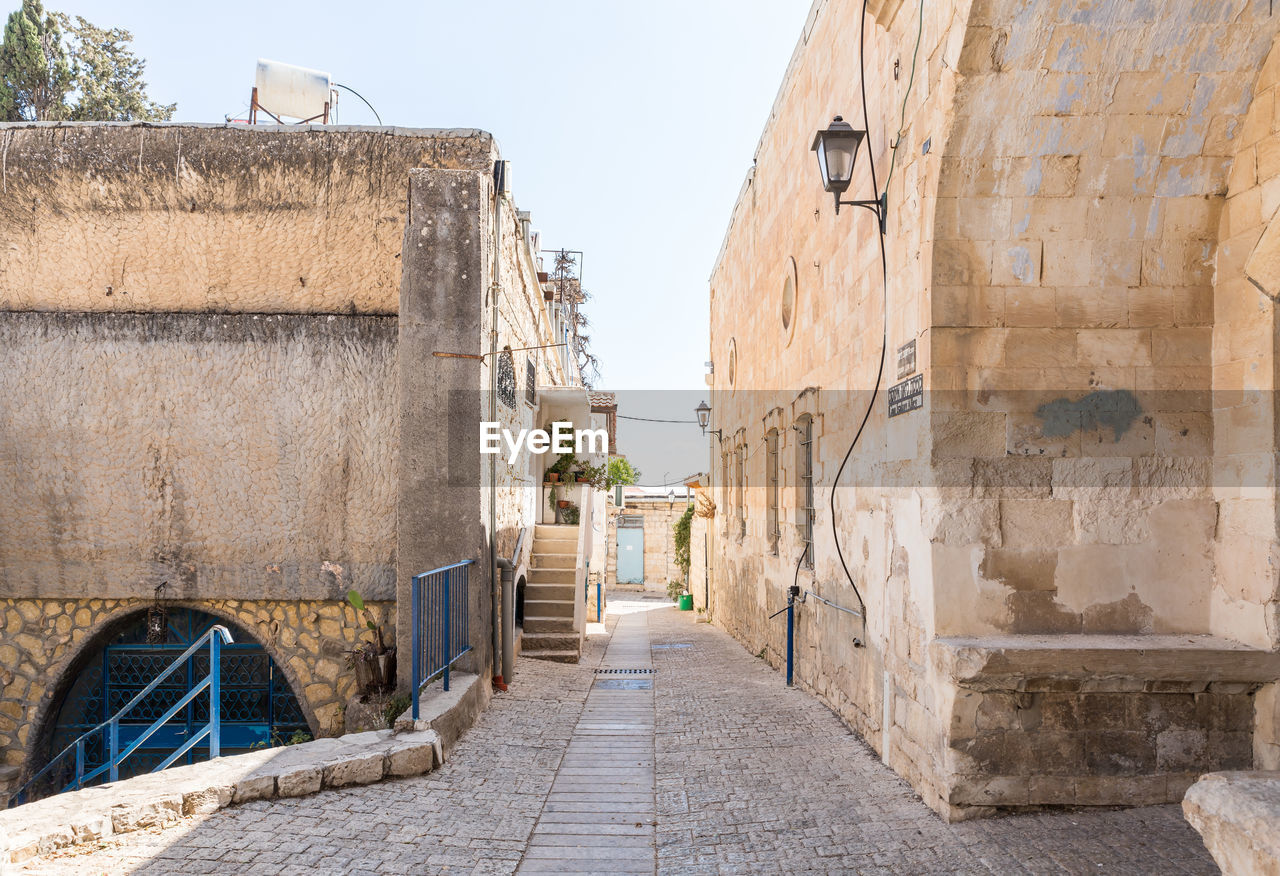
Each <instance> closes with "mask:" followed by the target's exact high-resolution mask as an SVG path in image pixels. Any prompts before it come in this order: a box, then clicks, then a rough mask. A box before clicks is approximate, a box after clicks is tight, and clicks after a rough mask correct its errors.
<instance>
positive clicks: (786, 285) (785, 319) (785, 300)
mask: <svg viewBox="0 0 1280 876" xmlns="http://www.w3.org/2000/svg"><path fill="white" fill-rule="evenodd" d="M795 310H796V280H795V277H793V276H791V272H790V271H788V272H787V278H786V279H785V280H783V281H782V328H783V329H784V330H785V329H789V328H791V317H792V316H793V315H794V314H795Z"/></svg>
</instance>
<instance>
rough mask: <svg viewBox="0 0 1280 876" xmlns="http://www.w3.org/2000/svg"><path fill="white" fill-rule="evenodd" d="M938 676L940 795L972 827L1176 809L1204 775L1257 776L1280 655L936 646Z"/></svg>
mask: <svg viewBox="0 0 1280 876" xmlns="http://www.w3.org/2000/svg"><path fill="white" fill-rule="evenodd" d="M929 668H930V671H931V676H932V691H933V692H934V693H933V696H932V702H933V703H934V704H935V705H934V708H936V709H937V710H938V714H937V717H936V718H934V720H935V721H936V722H937V723H936V724H935V725H934V726H935V727H939V725H940V728H939V729H940V730H941V733H940V734H939V735H941V736H942V737H943V740H944V742H943V744H944V745H945V748H946V754H945V755H944V757H943V758H942V760H941V762H942V766H943V769H941V770H940V772H941V773H942V774H943V777H944V782H943V784H942V787H941V788H940V789H939V794H940V795H941V796H942V797H943V798H944V800H945V803H946V805H947V806H948V807H949V809H948V810H947V814H948V817H951V818H963V817H972V816H973V815H976V814H982V812H984V811H985V812H987V813H990V812H992V811H995V809H997V808H1006V807H1013V808H1017V807H1035V806H1046V805H1067V806H1112V805H1147V804H1155V803H1166V802H1168V803H1176V802H1178V801H1180V800H1181V799H1182V797H1183V794H1184V793H1185V792H1186V790H1187V788H1189V787H1190V786H1191V785H1192V783H1194V782H1195V781H1196V780H1197V779H1198V778H1199V777H1200V776H1201V775H1202V774H1204V773H1206V772H1212V771H1219V770H1238V769H1250V768H1252V766H1253V763H1254V761H1253V757H1254V745H1253V743H1254V697H1255V693H1256V692H1257V691H1258V690H1259V689H1260V688H1261V687H1262V686H1263V685H1266V684H1268V683H1271V682H1274V681H1276V679H1277V678H1280V654H1277V653H1273V652H1270V651H1264V650H1260V649H1257V648H1251V647H1248V646H1245V645H1242V644H1240V643H1238V642H1234V641H1231V640H1229V639H1223V638H1219V637H1215V636H1203V635H1145V636H1144V635H994V636H986V637H981V638H960V637H956V638H939V639H935V640H934V641H932V642H931V643H930V644H929ZM907 717H908V718H910V717H911V711H910V710H907ZM917 724H918V726H919V727H920V728H921V730H920V733H924V732H927V731H928V725H927V722H925V721H924V720H923V719H920V720H918V721H917ZM935 732H936V731H935ZM917 735H919V733H918V734H917ZM926 739H927V738H926ZM927 741H928V740H927Z"/></svg>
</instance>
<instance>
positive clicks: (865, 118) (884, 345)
mask: <svg viewBox="0 0 1280 876" xmlns="http://www.w3.org/2000/svg"><path fill="white" fill-rule="evenodd" d="M866 29H867V0H862V21H861V23H860V25H859V27H858V71H859V72H858V78H859V83H858V84H859V86H860V87H861V90H862V124H863V126H864V128H865V129H866V131H867V157H868V163H869V164H870V166H871V188H872V189H873V190H874V191H875V193H876V195H877V196H879V194H880V186H879V183H878V182H877V181H876V160H875V150H873V149H872V148H871V114H870V113H869V112H868V111H867V66H866V55H865V52H866ZM868 209H872V208H870V207H868ZM882 209H883V208H882ZM873 212H875V211H874V210H873ZM877 239H878V240H879V241H880V275H881V277H882V278H883V284H882V286H881V288H882V290H883V293H882V301H881V311H880V317H881V322H880V325H881V333H880V365H879V367H878V368H877V369H876V384H875V388H874V389H872V390H871V399H870V401H868V402H867V410H866V413H864V414H863V415H862V422H861V423H860V424H859V425H858V431H857V432H855V433H854V436H853V441H852V442H850V444H849V449H848V450H847V451H846V452H845V454H844V459H843V460H841V461H840V468H839V469H837V470H836V476H835V479H834V480H833V481H832V482H831V503H830V504H831V537H832V539H833V540H834V541H835V545H836V556H837V557H839V559H840V568H841V569H843V570H844V575H845V577H846V578H848V579H849V586H851V587H852V588H853V595H854V596H855V597H857V599H858V608H859V609H860V610H861V617H862V623H863V625H864V626H865V625H866V622H867V619H866V611H867V604H866V602H864V601H863V599H862V593H861V592H860V591H859V590H858V583H857V582H856V581H854V579H853V574H852V573H851V572H850V571H849V565H848V564H847V563H846V562H845V559H844V551H843V550H842V549H841V548H840V532H839V528H838V527H837V526H836V487H837V486H839V484H840V476H841V475H842V474H844V469H845V466H846V465H848V464H849V458H850V457H851V456H853V449H854V448H855V447H857V446H858V440H859V439H860V438H861V437H862V433H863V431H864V430H865V429H866V428H867V422H868V421H869V420H870V419H871V412H872V411H873V410H874V409H875V405H876V396H877V395H879V394H880V384H881V381H882V380H883V379H884V361H885V358H886V356H887V354H888V350H889V259H888V256H887V255H886V254H885V248H884V222H883V219H882V221H881V223H880V233H879V234H878V235H877Z"/></svg>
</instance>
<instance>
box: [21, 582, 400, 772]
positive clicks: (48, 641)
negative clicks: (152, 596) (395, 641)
mask: <svg viewBox="0 0 1280 876" xmlns="http://www.w3.org/2000/svg"><path fill="white" fill-rule="evenodd" d="M150 604H151V603H150V602H148V601H143V600H113V599H86V600H29V599H19V600H13V599H6V600H0V629H3V631H4V640H3V642H2V643H0V690H2V693H0V752H2V753H3V755H2V756H3V762H4V763H5V764H8V765H12V766H19V767H24V768H25V767H26V766H28V765H29V763H30V760H31V758H32V756H33V755H35V754H37V746H38V745H39V741H40V740H39V737H40V731H41V730H42V729H43V728H45V727H46V726H47V724H48V723H49V721H50V720H51V719H52V716H53V715H54V714H55V713H56V711H57V709H58V706H59V704H60V703H61V700H62V696H63V694H64V693H65V690H66V688H67V687H68V686H69V684H70V682H71V680H73V678H74V676H75V673H76V672H77V670H78V668H79V665H80V663H82V662H83V659H84V657H85V655H86V654H89V653H92V652H93V650H94V649H95V648H97V647H99V646H100V645H101V644H102V642H103V640H104V636H109V635H110V634H111V633H112V631H113V630H117V629H119V627H120V625H121V624H122V623H124V622H125V621H126V620H127V619H129V618H131V617H133V616H136V615H137V613H138V612H139V611H145V610H146V608H147V607H148V606H149V605H150ZM166 605H168V606H171V607H184V608H193V609H199V610H201V611H205V612H208V613H209V614H212V615H216V616H218V617H222V618H226V619H227V620H230V621H233V622H235V623H236V624H238V625H239V626H241V627H242V628H244V629H245V630H248V631H249V632H250V634H251V635H253V636H254V637H255V638H256V639H257V641H258V643H259V644H261V645H262V646H263V648H264V649H265V650H266V652H267V653H268V654H269V655H270V656H271V658H272V659H273V660H274V661H275V662H276V665H277V666H279V667H280V669H281V671H283V672H284V674H285V676H286V678H287V680H288V682H289V684H290V686H291V687H292V688H293V691H294V694H295V696H296V697H297V698H298V702H299V704H300V705H301V706H302V709H303V711H304V713H305V714H306V717H307V722H308V723H309V724H310V726H311V729H312V731H313V732H314V733H315V734H316V735H317V736H330V735H334V734H335V733H340V732H341V731H342V726H343V711H344V709H345V707H346V703H347V701H348V700H349V699H350V697H351V696H352V695H353V694H354V693H355V677H354V674H353V673H352V672H351V671H350V670H348V669H347V667H346V662H345V659H346V658H345V652H346V651H348V650H350V649H351V648H353V647H354V646H355V644H356V642H357V641H358V639H359V638H360V636H361V634H362V633H363V632H364V631H365V627H364V626H363V625H362V624H360V623H358V622H357V620H356V618H355V613H354V612H353V611H352V609H351V608H350V606H347V605H345V604H342V603H336V602H320V601H300V602H282V601H250V600H209V601H201V602H188V601H184V600H174V601H171V602H166ZM370 607H371V609H372V611H373V612H374V615H375V617H376V618H377V619H378V620H379V622H381V623H383V624H384V630H385V631H386V632H387V633H388V634H391V633H392V632H393V627H394V623H391V622H390V619H391V617H392V613H393V606H392V605H391V604H389V603H376V604H370ZM389 644H392V643H391V642H389Z"/></svg>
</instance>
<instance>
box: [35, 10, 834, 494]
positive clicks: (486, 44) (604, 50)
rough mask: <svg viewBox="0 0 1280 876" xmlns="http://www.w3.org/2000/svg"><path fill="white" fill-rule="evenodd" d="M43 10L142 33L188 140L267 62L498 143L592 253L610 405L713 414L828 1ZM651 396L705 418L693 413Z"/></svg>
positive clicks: (411, 120)
mask: <svg viewBox="0 0 1280 876" xmlns="http://www.w3.org/2000/svg"><path fill="white" fill-rule="evenodd" d="M45 2H46V6H47V7H48V8H52V9H57V10H61V11H64V12H67V13H70V14H73V15H75V14H79V15H83V16H84V17H85V18H87V19H89V20H90V21H92V22H93V23H95V24H97V25H100V26H104V27H111V26H115V27H123V28H126V29H128V30H131V31H132V32H133V34H134V45H135V49H136V51H137V52H138V54H139V55H140V56H142V57H143V58H145V59H146V60H147V62H148V66H147V71H146V78H147V81H148V84H149V86H150V93H151V96H152V97H153V99H155V100H157V101H159V102H162V103H169V102H173V101H176V102H177V104H178V113H177V116H176V117H175V118H176V119H177V120H179V121H198V122H219V121H222V120H223V118H224V117H225V116H226V115H228V114H230V115H239V114H241V113H243V112H244V110H245V109H246V108H247V106H248V100H249V91H250V88H251V87H252V85H253V73H254V64H255V62H256V60H257V59H258V58H259V57H265V58H271V59H273V60H278V61H284V62H286V63H292V64H299V65H301V66H304V67H313V68H317V69H320V70H325V71H328V72H330V73H331V74H332V75H333V77H334V79H335V81H338V82H341V83H343V84H346V85H349V86H351V87H353V88H355V89H356V90H358V91H359V92H360V93H361V94H363V95H364V96H365V97H366V98H368V100H369V101H370V102H371V103H372V104H373V105H374V106H375V107H377V109H378V112H379V113H380V114H381V115H382V119H383V122H384V123H387V124H396V125H405V126H412V127H466V128H483V129H485V130H487V131H490V132H492V133H493V134H494V135H495V136H496V137H497V138H498V142H499V144H500V146H501V149H502V153H503V157H505V158H507V159H509V160H511V161H512V162H513V168H512V181H513V190H514V194H515V199H516V202H517V204H518V205H519V207H520V209H522V210H529V211H531V212H532V213H533V218H534V226H535V228H538V229H539V230H541V232H542V239H543V243H544V245H545V246H547V247H564V248H566V249H577V250H583V251H584V252H585V259H584V268H585V276H584V281H585V285H586V288H587V289H588V291H590V292H591V293H592V294H593V295H594V296H595V298H594V300H593V301H592V302H591V303H590V304H589V305H588V310H587V315H588V316H589V318H590V319H591V320H592V322H593V324H594V325H593V329H592V333H591V334H592V340H593V348H594V350H595V352H596V354H597V355H598V356H599V358H600V360H601V362H602V378H601V379H600V380H599V381H598V383H597V386H598V388H601V389H632V390H669V389H684V390H693V391H695V392H694V394H697V393H699V392H702V391H704V390H705V384H704V383H703V375H704V373H705V369H704V367H703V363H704V362H705V361H706V359H707V358H708V355H707V334H708V327H707V278H708V276H709V275H710V273H711V268H712V265H713V263H714V260H715V257H716V254H717V252H718V251H719V247H720V242H721V240H722V238H723V235H724V231H725V228H726V226H727V224H728V221H729V213H730V210H731V209H732V207H733V202H734V199H735V198H736V197H737V194H738V190H739V188H740V186H741V184H742V180H743V178H744V176H745V175H746V172H747V169H748V168H749V167H750V165H751V157H752V153H753V152H754V150H755V145H756V141H757V140H758V138H759V136H760V133H761V131H762V130H763V128H764V123H765V120H766V118H767V115H768V112H769V107H770V106H771V105H772V103H773V99H774V96H775V94H776V93H777V90H778V86H779V85H780V83H781V81H782V75H783V72H784V71H785V69H786V65H787V61H788V60H789V59H790V57H791V52H792V50H793V49H794V47H795V44H796V41H797V39H798V38H799V35H800V30H801V28H802V26H803V24H804V20H805V16H806V15H807V13H808V9H809V6H810V2H811V0H645V2H621V0H543V2H528V0H449V2H444V0H431V2H417V3H378V2H365V3H359V2H357V3H351V2H344V3H332V2H311V3H306V4H303V3H299V2H276V0H266V2H263V0H256V2H247V0H219V2H215V3H191V4H186V3H172V2H156V0H149V2H148V0H45ZM10 5H12V6H16V5H17V2H16V0H10ZM340 107H341V116H340V121H341V122H343V123H346V124H373V123H374V120H373V117H372V115H371V114H370V113H369V112H368V110H367V109H365V107H364V106H363V105H362V104H361V103H360V102H359V101H358V100H356V99H355V98H354V97H351V96H350V95H346V94H343V95H342V99H341V103H340ZM819 121H821V120H815V125H816V124H817V123H818V122H819ZM645 396H647V397H648V402H649V403H647V404H645V405H644V407H645V408H646V410H645V411H644V413H643V415H645V416H668V417H672V418H681V417H685V416H687V417H689V418H690V419H691V418H692V405H688V408H689V409H688V410H679V409H676V408H677V407H684V406H685V403H686V402H687V401H688V400H689V396H688V395H687V394H686V393H672V394H671V396H672V398H671V401H670V404H669V405H663V404H662V402H661V400H660V398H659V396H660V394H659V393H652V394H650V393H645ZM694 404H696V401H694ZM664 408H670V409H666V410H664ZM655 411H658V412H657V413H655ZM672 428H674V429H677V430H680V431H683V428H684V427H672ZM689 428H691V429H692V430H693V434H694V435H696V434H697V430H696V427H689ZM619 432H620V441H621V443H623V444H625V443H626V441H625V431H624V429H623V428H620V429H619ZM690 437H692V436H690ZM646 443H647V442H646ZM701 446H702V447H703V448H705V446H706V445H705V444H701ZM620 449H623V448H621V447H620ZM636 450H638V448H631V449H630V450H628V451H626V452H629V453H633V454H634V452H635V451H636ZM646 466H647V469H646V471H645V474H646V478H645V480H646V481H647V480H649V476H650V475H660V471H654V469H655V467H660V469H667V468H670V469H671V470H672V472H673V474H674V472H675V471H676V470H679V469H681V468H682V467H684V468H688V470H689V471H692V470H694V469H696V468H698V467H700V466H699V465H698V464H697V462H696V461H693V462H690V463H689V464H688V465H687V466H686V465H685V464H684V463H682V462H680V461H672V462H670V463H667V462H665V461H659V460H650V461H648V462H647V463H645V464H642V466H641V467H642V468H646ZM701 467H704V468H705V461H703V463H702V465H701ZM682 473H684V472H682Z"/></svg>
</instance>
